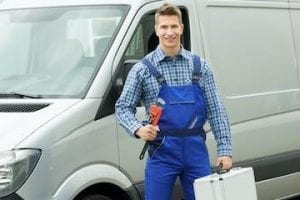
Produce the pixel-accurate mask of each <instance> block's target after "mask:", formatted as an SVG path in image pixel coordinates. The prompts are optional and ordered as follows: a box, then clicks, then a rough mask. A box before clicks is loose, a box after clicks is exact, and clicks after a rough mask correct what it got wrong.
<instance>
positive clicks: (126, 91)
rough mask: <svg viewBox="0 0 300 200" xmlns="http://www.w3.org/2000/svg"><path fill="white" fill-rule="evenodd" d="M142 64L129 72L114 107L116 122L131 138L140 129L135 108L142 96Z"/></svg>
mask: <svg viewBox="0 0 300 200" xmlns="http://www.w3.org/2000/svg"><path fill="white" fill-rule="evenodd" d="M141 69H142V64H141V63H137V64H136V65H134V66H133V68H132V69H131V70H130V72H129V74H128V76H127V79H126V82H125V85H124V88H123V91H122V94H121V95H120V97H119V99H118V100H117V102H116V105H115V114H116V118H117V122H118V123H119V124H120V125H121V126H122V127H124V128H125V129H126V131H127V132H128V133H129V134H130V135H131V136H133V137H135V135H134V133H135V132H136V131H137V130H138V129H139V128H140V127H142V123H141V122H140V121H138V120H137V119H136V118H135V114H136V106H137V105H138V103H139V102H140V101H141V94H142V77H141Z"/></svg>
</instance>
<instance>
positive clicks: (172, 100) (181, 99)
mask: <svg viewBox="0 0 300 200" xmlns="http://www.w3.org/2000/svg"><path fill="white" fill-rule="evenodd" d="M168 102H169V104H193V103H195V97H194V92H193V90H192V88H191V87H188V86H177V87H170V88H168Z"/></svg>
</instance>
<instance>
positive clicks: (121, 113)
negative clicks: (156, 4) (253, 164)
mask: <svg viewBox="0 0 300 200" xmlns="http://www.w3.org/2000/svg"><path fill="white" fill-rule="evenodd" d="M155 32H156V35H157V36H158V38H159V45H158V47H157V48H156V50H154V51H153V52H151V53H150V54H148V55H146V56H145V58H144V59H143V60H142V61H141V62H139V63H137V64H136V65H135V66H134V67H133V68H132V70H131V71H130V73H129V75H128V78H127V81H126V83H125V86H124V89H123V92H122V94H121V96H120V98H119V99H118V101H117V103H116V116H117V120H118V122H119V123H120V124H121V125H122V126H123V127H124V128H125V129H126V130H127V131H128V132H129V133H130V134H131V135H132V136H135V137H137V138H141V139H143V140H144V141H148V142H149V144H150V145H149V148H148V154H149V157H148V160H147V164H146V169H145V187H146V188H145V198H146V200H152V199H153V200H160V199H161V200H168V199H171V193H172V188H173V185H174V182H175V180H176V178H177V176H179V178H180V181H181V184H182V186H183V191H184V196H185V199H186V200H192V199H195V197H194V191H193V182H194V180H195V179H196V178H199V177H202V176H205V175H209V174H210V173H211V170H210V163H209V157H208V152H207V148H206V145H205V138H206V137H205V132H204V130H203V125H204V123H205V122H206V120H207V119H208V121H209V123H210V126H211V128H212V131H213V133H214V136H215V138H216V141H217V145H218V159H217V165H219V164H220V163H222V166H223V168H224V169H229V168H231V166H232V161H231V154H232V150H231V134H230V128H229V122H228V117H227V114H226V111H225V108H224V105H223V103H222V101H221V98H220V96H219V94H218V91H217V89H216V86H215V82H214V79H213V74H212V72H211V71H210V69H209V68H208V66H207V63H206V62H205V60H203V59H200V58H199V57H198V56H196V55H194V54H192V53H191V52H189V51H187V50H185V49H184V48H183V47H182V46H181V44H180V36H181V35H182V33H183V24H182V19H181V12H180V9H178V7H176V6H174V5H170V4H164V5H162V6H161V7H160V8H159V9H158V10H157V11H156V14H155ZM158 99H159V100H158ZM140 101H143V103H144V105H145V108H146V110H149V107H150V105H151V104H154V103H157V101H159V102H160V103H161V106H162V109H163V111H162V116H161V118H160V120H159V124H158V126H153V125H150V124H147V125H143V124H142V123H141V122H140V121H138V120H137V119H136V118H135V113H136V106H137V105H138V103H139V102H140Z"/></svg>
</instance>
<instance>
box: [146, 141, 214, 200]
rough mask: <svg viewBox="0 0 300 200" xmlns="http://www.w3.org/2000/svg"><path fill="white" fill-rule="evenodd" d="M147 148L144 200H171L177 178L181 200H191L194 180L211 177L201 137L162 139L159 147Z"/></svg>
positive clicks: (193, 196) (205, 149)
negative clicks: (149, 150) (148, 149)
mask: <svg viewBox="0 0 300 200" xmlns="http://www.w3.org/2000/svg"><path fill="white" fill-rule="evenodd" d="M150 149H151V153H149V158H148V160H147V164H146V169H145V199H146V200H170V199H171V196H172V190H173V186H174V183H175V181H176V178H177V177H179V178H180V182H181V185H182V187H183V192H184V199H185V200H194V199H195V195H194V189H193V182H194V180H195V179H196V178H199V177H203V176H206V175H209V174H211V168H210V162H209V156H208V152H207V148H206V144H205V142H204V140H203V138H202V137H201V136H200V135H196V136H186V137H176V136H165V137H164V138H163V140H162V142H161V143H160V144H159V145H156V147H155V148H150Z"/></svg>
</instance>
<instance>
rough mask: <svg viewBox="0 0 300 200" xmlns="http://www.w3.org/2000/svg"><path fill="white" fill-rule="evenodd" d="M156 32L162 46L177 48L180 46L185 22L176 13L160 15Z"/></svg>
mask: <svg viewBox="0 0 300 200" xmlns="http://www.w3.org/2000/svg"><path fill="white" fill-rule="evenodd" d="M155 32H156V35H157V36H158V37H159V44H160V45H161V47H162V48H169V49H170V48H176V47H179V46H180V36H181V35H182V32H183V24H181V23H180V21H179V18H178V17H177V16H176V15H160V16H158V18H157V23H156V25H155Z"/></svg>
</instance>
